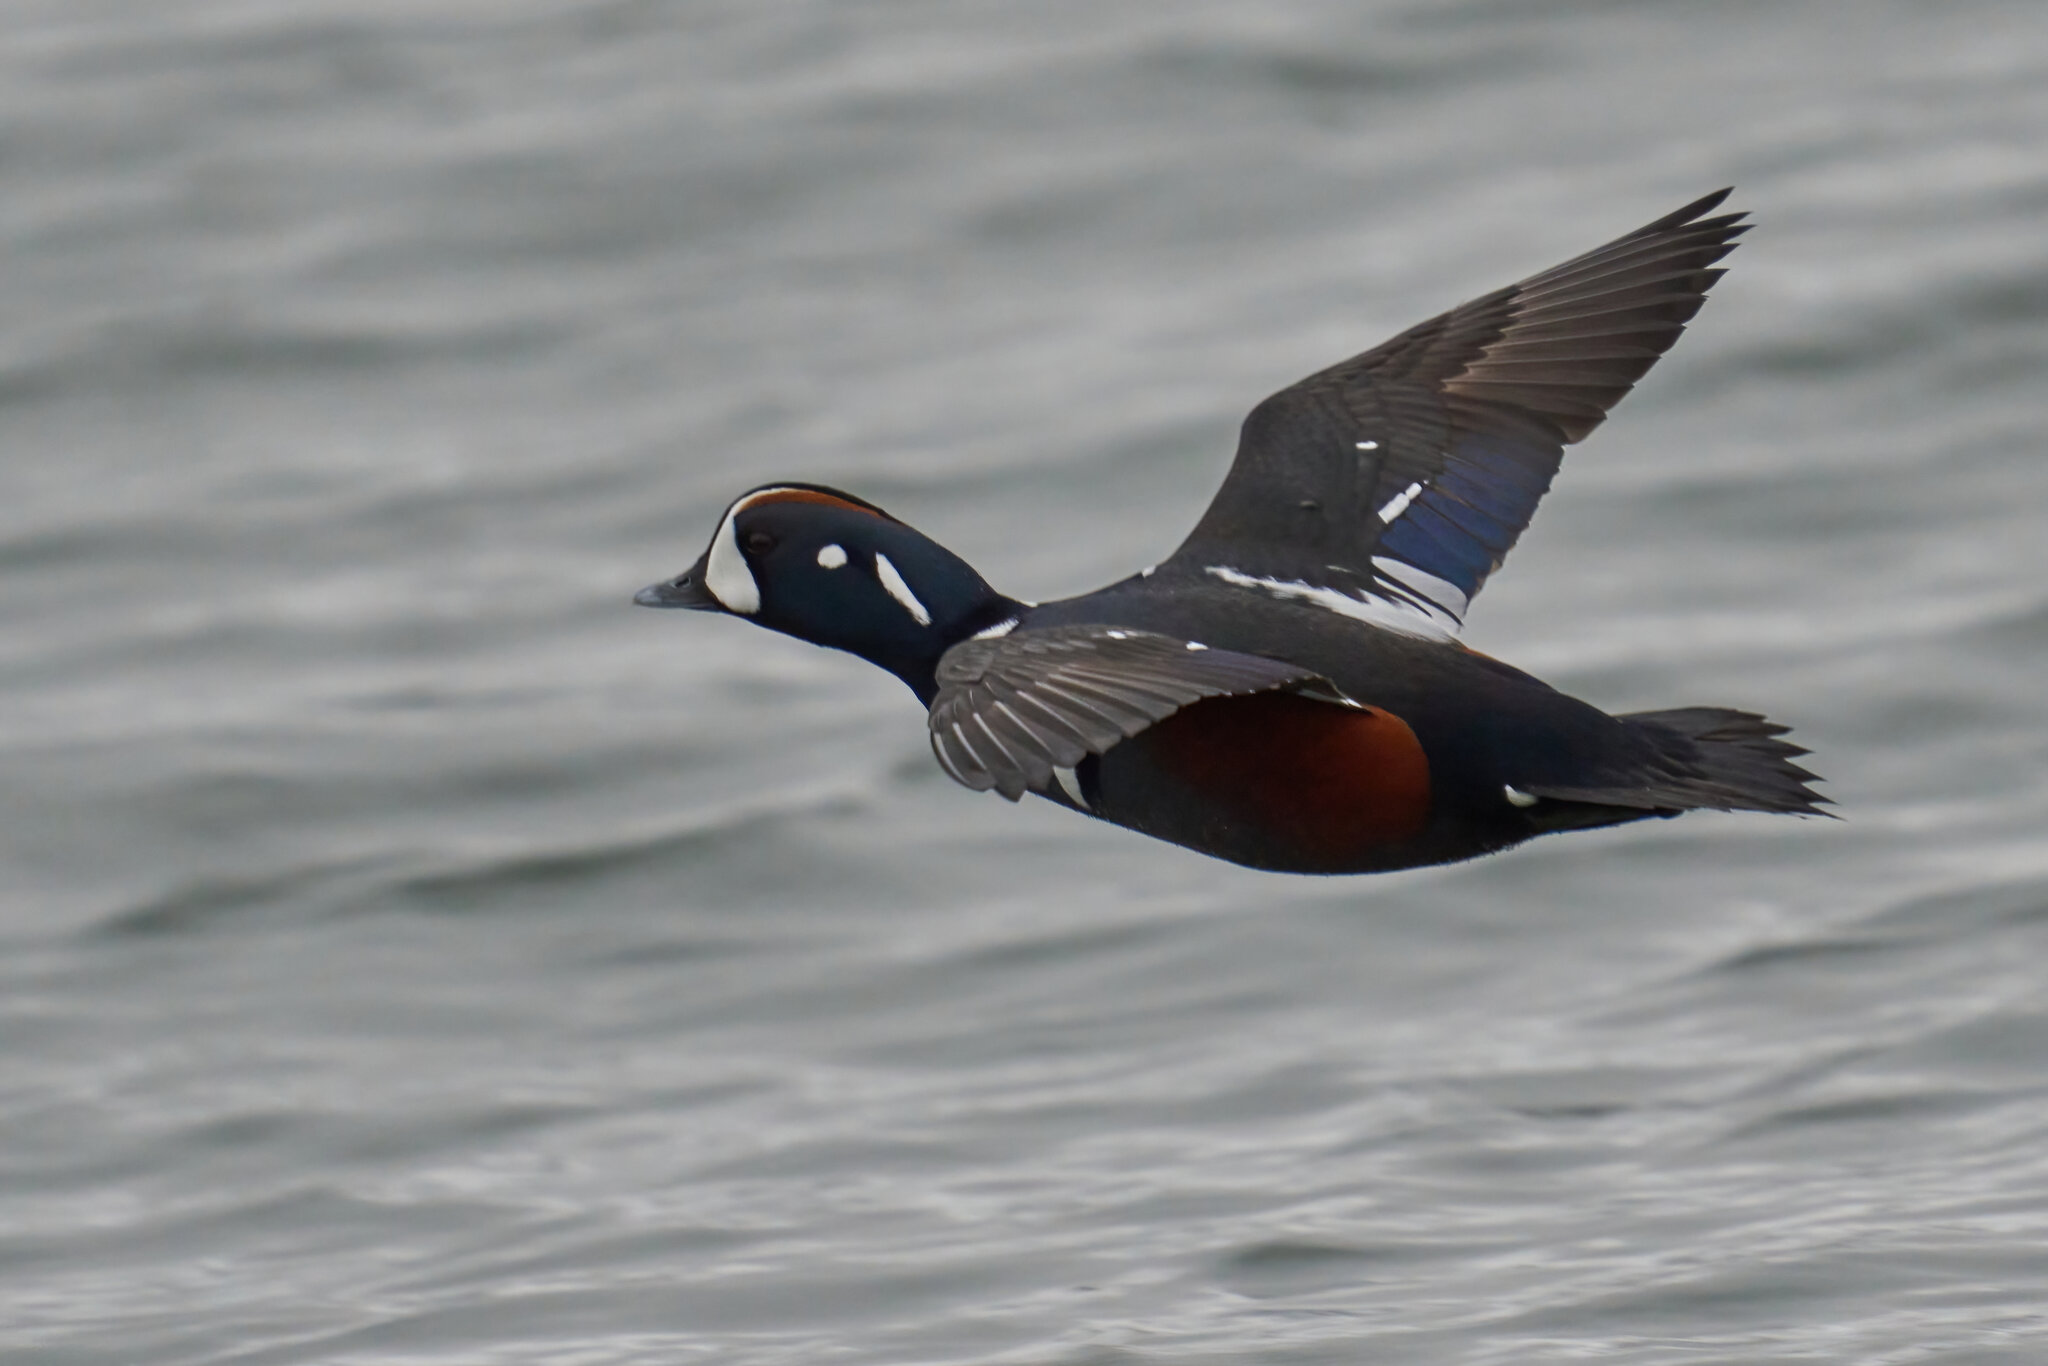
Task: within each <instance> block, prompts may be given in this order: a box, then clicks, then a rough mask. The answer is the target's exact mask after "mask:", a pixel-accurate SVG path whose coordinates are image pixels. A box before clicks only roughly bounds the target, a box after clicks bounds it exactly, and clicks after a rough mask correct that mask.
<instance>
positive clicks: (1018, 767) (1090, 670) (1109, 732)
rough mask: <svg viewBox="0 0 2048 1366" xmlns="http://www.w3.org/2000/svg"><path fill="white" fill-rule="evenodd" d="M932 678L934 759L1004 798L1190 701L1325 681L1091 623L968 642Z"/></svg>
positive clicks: (1041, 783)
mask: <svg viewBox="0 0 2048 1366" xmlns="http://www.w3.org/2000/svg"><path fill="white" fill-rule="evenodd" d="M938 682H939V692H938V696H937V697H936V698H934V699H933V701H932V709H931V717H930V725H931V739H932V753H933V754H935V755H936V756H937V757H938V760H939V766H940V767H941V768H944V769H945V770H946V772H947V774H948V775H950V776H951V777H952V778H953V780H954V781H955V782H958V783H960V784H962V785H963V786H966V787H969V788H972V789H974V790H975V791H977V792H986V791H988V790H989V789H990V788H994V789H995V790H996V791H998V792H1000V793H1002V794H1003V796H1005V797H1007V798H1009V799H1010V800H1011V801H1016V800H1017V799H1018V798H1019V797H1022V796H1023V795H1024V794H1025V793H1026V792H1031V791H1041V790H1044V789H1045V788H1046V787H1047V786H1048V785H1049V784H1051V783H1052V782H1053V781H1054V775H1053V770H1054V769H1056V768H1072V767H1074V766H1075V765H1076V764H1078V763H1080V762H1081V761H1082V760H1083V759H1085V758H1087V757H1088V756H1089V755H1091V754H1101V753H1103V752H1105V751H1106V750H1108V749H1109V748H1110V747H1111V746H1113V745H1115V744H1117V743H1119V742H1120V741H1123V740H1126V739H1129V738H1130V737H1131V736H1133V735H1136V734H1137V733H1138V732H1139V731H1142V730H1144V729H1145V728H1146V727H1147V726H1150V725H1153V724H1154V723H1156V722H1159V721H1163V720H1165V719H1166V718H1167V717H1169V716H1171V715H1173V714H1174V713H1175V712H1177V711H1179V710H1180V709H1181V708H1182V707H1185V706H1187V705H1189V704H1190V703H1194V702H1199V701H1201V700H1202V699H1204V698H1208V697H1224V696H1236V695H1240V694H1244V693H1256V692H1267V691H1270V690H1272V689H1275V688H1284V687H1289V686H1294V685H1300V684H1304V683H1321V684H1322V685H1323V686H1324V687H1328V686H1329V685H1328V684H1327V683H1325V682H1324V681H1323V680H1321V679H1320V677H1319V676H1318V675H1317V674H1315V673H1314V672H1313V671H1311V670H1308V669H1304V668H1302V667H1300V666H1299V665H1294V664H1284V663H1281V662H1280V661H1278V660H1273V659H1265V658H1262V657H1260V656H1258V655H1247V654H1239V653H1237V652H1236V651H1233V650H1212V649H1210V648H1209V647H1207V646H1206V645H1203V644H1201V643H1199V642H1195V641H1184V640H1177V639H1175V638H1174V637H1171V636H1164V635H1158V634H1155V633H1154V632H1151V631H1139V630H1134V629H1131V628H1128V627H1115V626H1106V625H1096V624H1090V625H1085V626H1059V627H1051V628H1047V629H1044V630H1036V631H1034V630H1030V629H1026V630H1021V631H1017V632H1014V633H1012V634H1010V635H1006V636H1001V637H995V638H990V639H971V640H964V641H962V642H960V643H959V644H958V645H955V646H954V647H953V648H952V649H950V650H948V651H946V653H945V654H944V655H942V656H941V657H940V659H939V666H938Z"/></svg>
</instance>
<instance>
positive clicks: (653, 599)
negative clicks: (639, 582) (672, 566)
mask: <svg viewBox="0 0 2048 1366" xmlns="http://www.w3.org/2000/svg"><path fill="white" fill-rule="evenodd" d="M633 601H635V602H637V603H639V604H640V605H641V606H642V607H685V608H688V609H689V610H690V611H692V612H723V611H724V610H725V604H724V603H722V602H720V601H719V600H718V599H717V598H714V597H712V596H711V590H710V589H708V588H706V587H705V586H704V561H703V560H701V559H700V560H698V561H697V563H695V564H693V565H691V566H690V567H689V568H688V569H685V570H684V571H683V572H682V573H680V574H678V575H676V576H675V577H674V578H672V579H663V580H662V581H661V582H660V583H650V584H648V585H647V586H646V587H645V588H643V589H641V590H640V591H639V592H637V593H635V594H634V595H633Z"/></svg>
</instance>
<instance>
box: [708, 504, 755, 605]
mask: <svg viewBox="0 0 2048 1366" xmlns="http://www.w3.org/2000/svg"><path fill="white" fill-rule="evenodd" d="M759 496H760V495H759V494H755V495H752V496H750V497H746V498H742V499H740V500H739V501H738V502H737V503H734V504H733V505H732V506H731V507H730V508H728V509H727V510H726V514H725V520H724V521H723V522H720V523H719V524H718V535H716V536H715V537H713V538H712V540H711V554H710V555H709V556H707V557H706V558H705V561H704V591H705V592H707V593H709V594H711V596H712V597H714V598H717V599H718V605H719V606H720V607H723V608H724V609H725V610H726V611H728V612H733V613H736V614H738V615H739V616H743V617H750V616H752V615H754V613H756V612H758V611H760V610H761V585H760V584H758V583H755V582H754V571H753V570H752V569H751V568H749V567H748V565H747V557H746V556H745V555H743V554H741V553H740V538H739V531H738V530H737V529H736V528H735V527H734V526H733V522H734V520H735V519H736V518H738V516H739V515H740V513H742V512H744V511H745V510H746V508H747V505H748V504H749V503H751V502H753V501H754V498H757V497H759Z"/></svg>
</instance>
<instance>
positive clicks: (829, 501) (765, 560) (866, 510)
mask: <svg viewBox="0 0 2048 1366" xmlns="http://www.w3.org/2000/svg"><path fill="white" fill-rule="evenodd" d="M633 601H635V602H637V603H639V604H640V605H641V606H642V607H685V608H689V609H691V610H693V611H699V612H724V613H726V614H728V615H730V616H736V617H744V618H745V619H747V620H748V621H751V622H753V623H755V624H756V625H759V626H766V627H767V628H768V629H769V630H771V631H780V632H782V633H783V634H784V635H791V636H795V637H796V638H797V639H799V640H808V641H810V642H811V643H812V644H814V645H825V646H830V647H831V648H833V649H837V650H847V651H850V652H851V653H853V654H857V655H859V656H860V657H861V658H863V659H866V660H869V661H871V662H872V663H875V664H879V665H881V666H882V667H883V668H885V669H887V670H889V671H890V672H891V673H893V674H895V675H896V676H897V677H899V678H901V679H902V680H903V681H904V682H906V683H908V684H909V685H910V686H911V688H912V690H913V691H915V692H916V693H917V694H918V696H919V697H920V698H921V699H923V700H924V701H925V702H926V703H927V704H929V703H930V701H931V696H932V693H933V691H934V690H935V685H934V683H933V679H932V671H933V669H934V668H936V666H937V664H938V660H939V656H940V655H942V654H944V653H945V652H946V650H947V648H948V647H949V646H952V645H953V644H955V643H957V642H958V641H961V640H964V639H965V638H966V637H968V636H970V635H972V634H973V633H974V632H976V631H978V630H980V629H982V628H983V627H986V626H991V625H994V624H995V623H997V622H999V621H1001V620H1003V618H1004V617H1006V616H1008V615H1010V614H1011V613H1012V612H1013V611H1014V610H1015V609H1016V608H1017V607H1018V605H1019V604H1017V603H1016V602H1013V601H1012V600H1011V599H1009V598H1006V597H1004V596H1003V595H1002V594H1000V593H998V592H996V591H995V590H994V589H992V588H990V587H989V586H988V584H987V583H985V582H983V580H982V577H981V575H979V574H977V573H975V572H974V570H973V568H972V567H971V566H970V565H968V563H967V562H966V561H965V560H963V559H961V558H960V557H959V556H958V555H955V554H954V553H953V552H952V551H950V550H947V549H946V548H945V547H944V546H942V545H940V544H939V543H938V542H936V541H934V540H932V539H931V538H930V537H928V536H926V535H924V534H923V533H922V532H919V531H917V530H915V529H914V528H911V527H908V526H905V525H904V524H903V523H902V522H899V521H897V520H896V519H895V518H894V517H891V516H890V515H889V514H888V513H886V512H884V511H882V509H880V508H878V507H876V506H875V505H874V504H873V503H870V502H868V501H867V500H865V499H862V498H856V497H854V496H853V495H852V494H850V493H842V492H840V491H839V490H838V489H830V488H824V487H821V486H819V485H815V484H770V485H767V486H765V487H762V488H757V489H754V490H753V491H752V492H750V493H746V494H743V495H742V496H741V497H740V498H738V499H737V500H735V501H734V503H733V504H732V506H731V507H729V508H727V509H726V510H725V516H724V517H723V518H721V519H720V521H719V523H718V530H717V531H716V532H715V533H714V534H713V535H712V537H711V546H710V548H709V549H708V550H706V551H705V552H704V553H703V554H702V555H700V556H698V557H697V562H696V563H695V564H693V565H691V566H690V567H689V568H688V569H686V570H684V571H683V572H682V573H680V574H678V575H676V576H675V577H674V578H672V579H665V580H663V581H662V582H660V583H656V584H650V585H648V586H647V587H646V588H643V589H641V590H640V591H639V593H637V594H636V595H634V598H633Z"/></svg>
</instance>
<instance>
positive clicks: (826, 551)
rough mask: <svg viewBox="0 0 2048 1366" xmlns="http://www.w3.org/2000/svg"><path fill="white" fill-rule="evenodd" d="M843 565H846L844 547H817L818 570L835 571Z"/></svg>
mask: <svg viewBox="0 0 2048 1366" xmlns="http://www.w3.org/2000/svg"><path fill="white" fill-rule="evenodd" d="M845 563H846V547H845V546H841V545H821V546H819V547H818V568H820V569H837V568H839V566H841V565H843V564H845Z"/></svg>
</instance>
